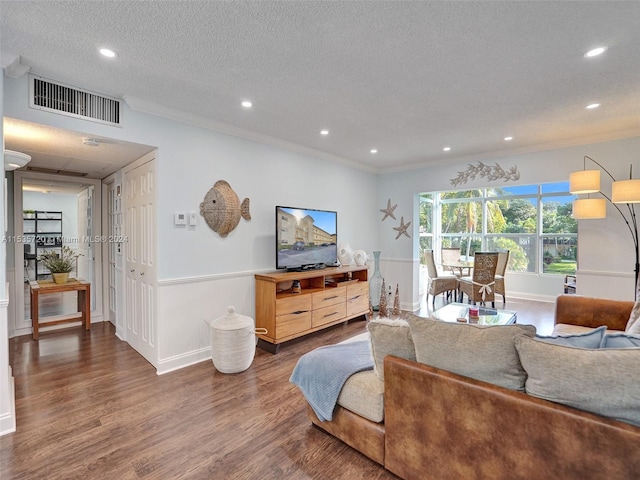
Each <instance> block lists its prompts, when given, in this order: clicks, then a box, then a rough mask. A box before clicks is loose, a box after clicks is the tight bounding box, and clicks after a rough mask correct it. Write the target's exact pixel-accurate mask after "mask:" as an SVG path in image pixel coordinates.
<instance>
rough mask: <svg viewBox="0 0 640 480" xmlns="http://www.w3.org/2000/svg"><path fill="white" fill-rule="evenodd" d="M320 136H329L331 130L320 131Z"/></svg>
mask: <svg viewBox="0 0 640 480" xmlns="http://www.w3.org/2000/svg"><path fill="white" fill-rule="evenodd" d="M320 135H329V130H320Z"/></svg>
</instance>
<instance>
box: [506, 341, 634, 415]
mask: <svg viewBox="0 0 640 480" xmlns="http://www.w3.org/2000/svg"><path fill="white" fill-rule="evenodd" d="M515 346H516V349H517V351H518V354H519V355H520V361H521V362H522V365H523V367H524V369H525V370H526V372H527V382H526V392H527V393H528V394H529V395H533V396H534V397H539V398H543V399H545V400H550V401H552V402H556V403H561V404H564V405H568V406H570V407H574V408H579V409H581V410H586V411H588V412H592V413H597V414H599V415H603V416H605V417H610V418H615V419H617V420H621V421H623V422H627V423H632V424H634V425H638V426H640V382H638V381H636V380H637V379H638V378H639V377H640V348H620V349H615V348H610V349H603V348H600V349H595V350H591V349H583V348H575V347H566V346H563V345H553V344H550V343H545V342H541V341H539V340H535V339H531V338H528V337H526V336H524V335H521V336H518V337H516V339H515Z"/></svg>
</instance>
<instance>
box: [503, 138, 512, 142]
mask: <svg viewBox="0 0 640 480" xmlns="http://www.w3.org/2000/svg"><path fill="white" fill-rule="evenodd" d="M511 140H513V137H504V141H505V142H510V141H511Z"/></svg>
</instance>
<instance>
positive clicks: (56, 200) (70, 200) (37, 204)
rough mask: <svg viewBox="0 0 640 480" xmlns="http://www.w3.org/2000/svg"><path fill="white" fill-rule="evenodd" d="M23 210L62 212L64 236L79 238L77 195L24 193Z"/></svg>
mask: <svg viewBox="0 0 640 480" xmlns="http://www.w3.org/2000/svg"><path fill="white" fill-rule="evenodd" d="M22 209H23V210H44V211H51V212H62V236H63V237H67V238H69V237H70V238H77V237H78V199H77V196H76V194H75V193H68V194H64V193H42V192H32V191H29V190H26V191H23V192H22ZM70 246H71V247H73V245H70Z"/></svg>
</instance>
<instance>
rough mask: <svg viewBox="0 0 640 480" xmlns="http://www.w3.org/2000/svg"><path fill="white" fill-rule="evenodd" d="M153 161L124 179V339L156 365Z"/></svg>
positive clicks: (131, 172)
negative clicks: (126, 238) (125, 237)
mask: <svg viewBox="0 0 640 480" xmlns="http://www.w3.org/2000/svg"><path fill="white" fill-rule="evenodd" d="M154 186H155V160H151V161H149V162H147V163H144V164H142V165H140V166H138V167H136V168H134V169H133V170H130V171H127V172H125V176H124V195H125V197H124V206H125V232H124V234H125V235H126V236H127V237H128V241H127V242H126V243H125V252H126V254H125V265H126V266H125V274H126V280H125V295H126V308H125V311H126V315H125V316H126V340H127V342H128V343H129V344H130V345H131V346H132V347H133V348H134V349H135V350H137V351H138V352H139V353H140V354H141V355H142V356H143V357H144V358H146V359H147V360H148V361H149V362H151V364H153V365H154V366H157V357H158V355H157V351H156V349H157V331H156V323H155V322H156V315H155V294H156V286H155V279H156V264H155V246H156V235H155V190H154Z"/></svg>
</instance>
